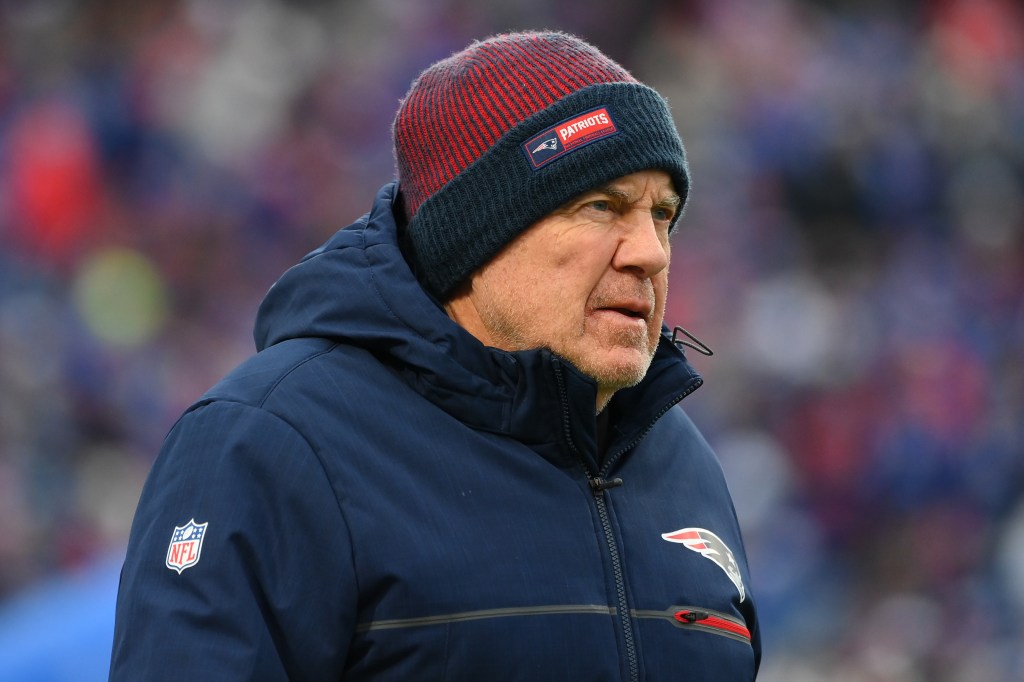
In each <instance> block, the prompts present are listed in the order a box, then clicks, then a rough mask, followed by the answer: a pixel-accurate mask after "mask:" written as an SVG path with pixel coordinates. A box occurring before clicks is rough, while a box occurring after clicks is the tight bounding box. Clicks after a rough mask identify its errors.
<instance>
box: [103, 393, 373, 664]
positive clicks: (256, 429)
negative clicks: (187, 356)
mask: <svg viewBox="0 0 1024 682" xmlns="http://www.w3.org/2000/svg"><path fill="white" fill-rule="evenodd" d="M356 592H357V590H356V586H355V578H354V574H353V564H352V557H351V551H350V547H349V536H348V533H347V529H346V526H345V523H344V520H343V517H342V515H341V511H340V509H339V504H338V501H337V497H336V495H335V493H334V491H333V489H332V487H331V485H330V484H329V482H328V480H327V477H326V475H325V473H324V470H323V468H322V466H321V464H320V460H319V459H318V458H317V456H316V453H314V452H313V450H312V448H311V447H310V445H309V444H308V443H307V441H306V440H305V439H304V438H303V437H302V436H300V435H299V434H298V433H297V432H296V431H295V430H294V429H293V428H292V427H291V426H289V425H288V424H287V423H285V422H284V421H282V420H281V419H280V418H279V417H277V416H275V415H273V414H270V413H268V412H266V411H264V410H261V409H259V408H255V407H251V406H247V405H243V404H239V403H233V402H213V403H210V404H206V405H204V406H201V407H199V408H197V409H195V410H193V411H191V412H189V413H187V414H186V415H185V416H184V417H182V419H181V420H179V422H178V423H177V424H176V425H175V427H174V428H173V429H172V430H171V433H170V434H169V435H168V437H167V440H166V442H165V444H164V447H163V449H162V450H161V452H160V455H159V456H158V458H157V461H156V463H155V465H154V467H153V471H152V472H151V474H150V476H149V479H148V480H147V482H146V485H145V487H144V488H143V491H142V496H141V499H140V501H139V506H138V510H137V511H136V515H135V519H134V522H133V524H132V531H131V537H130V539H129V544H128V552H127V557H126V559H125V563H124V567H123V569H122V571H121V583H120V588H119V591H118V597H117V610H116V622H115V632H114V647H113V657H112V660H111V671H110V680H112V681H115V682H118V681H121V680H133V681H134V680H152V681H159V680H176V681H177V680H183V679H188V680H193V681H196V682H198V681H200V680H218V681H229V680H254V679H259V680H286V679H287V680H312V679H339V678H340V677H341V676H342V670H343V666H344V662H345V658H346V655H347V653H348V651H347V650H348V643H349V641H350V640H351V636H352V631H353V627H354V614H355V607H356Z"/></svg>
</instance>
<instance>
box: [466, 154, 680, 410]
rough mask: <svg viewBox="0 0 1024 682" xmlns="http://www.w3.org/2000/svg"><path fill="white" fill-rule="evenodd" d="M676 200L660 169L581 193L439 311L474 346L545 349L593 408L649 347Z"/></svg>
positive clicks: (643, 363)
mask: <svg viewBox="0 0 1024 682" xmlns="http://www.w3.org/2000/svg"><path fill="white" fill-rule="evenodd" d="M679 209H680V199H679V196H678V195H677V194H676V193H675V190H674V188H673V186H672V181H671V178H670V177H669V175H668V174H667V173H665V172H664V171H657V170H652V171H642V172H639V173H633V174H631V175H627V176H624V177H621V178H619V179H617V180H614V181H612V182H610V183H608V184H607V185H606V186H604V187H600V188H596V189H594V190H593V191H590V192H587V193H586V194H583V195H581V196H579V197H577V198H576V199H573V200H572V201H570V202H569V203H568V204H566V205H565V206H563V207H562V208H560V209H558V210H557V211H555V212H553V213H552V214H550V215H549V216H547V217H545V218H543V219H541V220H540V221H538V222H537V223H535V224H534V225H532V226H531V227H530V228H529V229H527V230H526V231H525V232H523V233H522V234H521V235H520V236H519V237H517V238H516V239H515V240H513V241H512V242H511V243H510V244H509V245H508V246H506V247H505V249H504V250H502V251H501V252H500V253H499V254H498V255H497V256H495V257H494V258H493V259H492V260H491V261H490V262H488V263H487V264H486V265H484V266H483V267H482V268H480V269H479V270H477V272H476V273H474V275H473V276H472V277H471V278H470V280H469V282H468V283H467V285H466V286H464V287H463V288H462V289H460V290H459V292H458V293H457V294H456V295H455V297H453V298H452V300H451V301H450V302H449V303H448V305H447V309H448V313H449V315H451V317H452V319H454V320H455V321H456V322H458V323H459V324H460V325H462V326H463V327H465V328H466V329H467V330H468V331H469V332H470V333H472V334H473V335H474V336H476V337H477V338H478V339H480V341H482V342H483V343H485V344H487V345H489V346H493V347H496V348H501V349H503V350H509V351H516V350H526V349H530V348H539V347H547V348H550V349H551V350H552V351H554V352H555V353H557V354H559V355H561V356H562V357H564V358H566V359H567V360H569V361H570V362H572V363H573V364H574V365H575V366H576V367H577V368H578V369H579V370H580V371H582V372H583V373H585V374H587V375H589V376H591V377H593V378H594V379H595V380H596V381H597V383H598V402H597V409H598V411H600V410H601V409H603V408H604V405H605V404H606V403H607V401H608V400H609V399H610V398H611V395H612V394H613V393H614V392H615V391H617V390H619V389H621V388H625V387H628V386H634V385H636V384H637V383H639V382H640V380H641V379H643V377H644V375H645V374H646V373H647V369H648V367H650V363H651V358H652V357H653V356H654V351H655V349H656V348H657V345H658V338H659V336H660V334H661V324H662V319H663V317H664V313H665V295H666V292H667V289H668V264H669V256H670V249H669V239H668V230H669V226H670V225H671V223H672V219H673V218H674V216H675V214H676V213H677V212H678V211H679Z"/></svg>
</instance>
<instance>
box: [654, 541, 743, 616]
mask: <svg viewBox="0 0 1024 682" xmlns="http://www.w3.org/2000/svg"><path fill="white" fill-rule="evenodd" d="M661 537H662V539H664V540H668V541H669V542H678V543H680V544H682V545H683V546H684V547H686V548H687V549H690V550H693V551H694V552H697V553H698V554H700V555H701V556H703V557H704V558H705V559H709V560H711V561H714V562H715V563H716V564H718V567H719V568H721V569H722V570H723V571H725V574H726V575H727V576H729V580H731V581H732V583H733V585H735V586H736V589H737V590H739V591H740V601H741V602H742V601H743V600H744V599H745V598H746V596H747V591H746V589H744V587H743V577H742V576H741V575H740V567H739V564H737V563H736V557H735V556H734V555H733V553H732V550H731V549H729V547H728V545H726V544H725V543H724V542H722V538H720V537H718V536H717V535H715V534H714V533H712V532H711V531H709V530H706V529H704V528H681V529H680V530H676V531H672V532H671V533H662V535H661Z"/></svg>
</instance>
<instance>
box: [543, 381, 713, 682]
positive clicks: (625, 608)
mask: <svg viewBox="0 0 1024 682" xmlns="http://www.w3.org/2000/svg"><path fill="white" fill-rule="evenodd" d="M554 370H555V376H556V378H557V380H558V391H559V395H560V397H561V400H562V429H563V430H564V431H565V440H566V443H568V445H569V448H570V449H571V450H572V451H573V454H575V455H576V459H577V460H578V461H579V463H580V465H581V466H582V467H583V470H584V472H585V473H586V475H587V478H588V483H589V484H590V490H591V492H593V494H594V504H595V505H596V507H597V515H598V518H599V519H600V520H601V529H602V531H603V532H604V538H605V543H606V544H607V545H608V553H609V555H610V556H611V561H612V574H613V576H614V580H615V597H616V600H617V606H618V612H619V623H620V626H621V627H622V636H623V641H624V643H625V647H626V651H625V653H626V662H627V665H628V668H629V679H630V680H631V682H633V681H638V680H639V679H640V663H639V655H638V654H637V650H636V640H635V637H634V633H633V623H632V616H631V613H632V611H631V610H630V608H629V599H628V598H627V596H626V578H625V574H624V573H623V570H622V558H621V557H620V556H619V544H618V541H617V540H616V538H615V530H614V529H613V528H612V523H611V517H610V516H609V514H608V501H607V499H606V498H605V491H606V490H608V489H609V488H615V487H617V486H620V485H622V479H621V478H612V479H609V478H608V473H609V472H610V471H611V469H612V467H614V466H615V464H616V463H617V462H618V460H619V458H621V457H622V456H623V455H624V454H625V453H626V452H629V451H630V450H631V449H633V448H634V447H636V445H637V444H638V443H639V442H640V441H641V440H643V439H644V437H645V436H646V435H647V434H648V432H650V430H651V429H652V428H654V424H655V423H656V422H657V421H658V420H659V419H661V417H663V416H664V415H665V413H666V412H668V411H669V410H670V409H672V407H673V406H674V405H676V404H677V403H678V402H679V401H681V400H682V399H683V398H685V397H686V396H688V395H690V394H691V393H693V392H694V391H696V390H697V389H698V388H700V386H701V384H703V383H704V381H703V380H702V379H701V378H700V377H694V378H693V379H692V380H691V381H690V382H688V383H687V385H686V386H685V387H684V389H683V390H682V391H681V392H680V393H679V394H678V395H676V396H674V397H673V399H672V400H670V401H669V402H668V404H666V405H665V406H664V407H663V408H662V409H661V411H659V412H658V413H657V414H656V415H654V417H653V418H652V419H651V420H650V422H648V424H647V428H645V429H644V430H643V431H641V432H640V433H639V434H638V435H637V436H636V438H634V439H633V440H632V441H631V442H630V443H629V444H627V445H626V446H625V447H621V448H619V449H618V450H617V451H615V453H614V454H613V455H611V456H609V457H608V458H607V460H606V461H605V464H604V466H602V467H601V469H600V471H598V473H597V474H596V475H594V474H593V473H592V471H591V469H590V467H589V466H588V465H587V462H586V460H585V459H584V458H583V455H582V453H580V451H579V450H578V449H577V448H576V444H575V442H573V439H572V425H571V424H570V423H569V410H568V402H569V397H568V395H566V390H565V379H564V378H563V376H562V368H561V367H560V366H559V365H558V363H557V362H555V363H554Z"/></svg>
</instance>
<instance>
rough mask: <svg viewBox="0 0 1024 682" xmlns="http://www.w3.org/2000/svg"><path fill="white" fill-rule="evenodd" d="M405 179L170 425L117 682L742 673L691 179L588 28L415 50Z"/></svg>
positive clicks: (275, 305) (277, 294) (138, 528)
mask: <svg viewBox="0 0 1024 682" xmlns="http://www.w3.org/2000/svg"><path fill="white" fill-rule="evenodd" d="M394 136H395V152H396V157H397V162H398V183H397V185H396V184H390V185H388V186H386V187H384V188H383V189H382V190H381V192H380V193H379V195H378V197H377V200H376V202H375V204H374V206H373V208H372V210H371V211H370V213H369V214H368V215H366V216H364V217H363V218H362V219H360V220H359V221H357V222H356V223H355V224H353V225H352V226H350V227H347V228H345V229H343V230H341V231H339V232H338V233H337V234H336V235H335V236H334V237H333V238H332V239H331V240H330V241H328V242H327V244H325V245H324V246H323V247H321V248H320V249H319V250H317V251H315V252H313V253H312V254H310V255H309V256H308V257H307V258H306V259H305V260H303V262H301V263H300V264H298V265H297V266H295V267H294V268H292V269H291V270H289V271H288V272H287V273H285V275H284V276H283V277H282V278H281V279H280V280H279V281H278V282H277V283H276V284H275V285H274V287H273V288H272V289H271V291H270V292H269V294H268V295H267V297H266V299H265V300H264V302H263V304H262V306H261V308H260V311H259V315H258V319H257V323H256V341H257V346H258V348H259V349H260V351H259V353H258V354H257V355H255V356H254V357H253V358H251V359H250V360H248V361H247V362H245V363H243V364H242V365H241V366H240V367H239V368H238V369H237V370H235V371H234V372H233V373H232V374H230V375H229V376H228V377H227V378H225V379H224V380H223V381H222V382H221V383H219V384H218V385H217V386H215V387H214V388H213V389H211V390H210V391H209V392H208V393H207V394H206V395H205V396H203V397H202V398H201V399H200V400H199V401H198V402H197V403H196V404H195V405H194V406H193V407H191V408H190V409H189V410H188V411H187V413H186V414H185V415H184V416H183V417H182V418H181V420H180V421H179V422H178V423H177V424H176V425H175V426H174V428H173V429H172V431H171V432H170V434H169V435H168V438H167V441H166V443H165V446H164V448H163V450H162V452H161V454H160V456H159V458H158V459H157V462H156V464H155V466H154V469H153V472H152V474H151V476H150V478H149V481H148V482H147V484H146V487H145V489H144V490H143V493H142V499H141V500H140V503H139V509H138V512H137V514H136V518H135V522H134V525H133V528H132V535H131V540H130V543H129V548H128V557H127V560H126V562H125V566H124V570H123V573H122V581H121V589H120V594H119V596H118V604H117V627H116V633H115V642H114V656H113V662H112V668H111V678H112V679H114V680H165V679H166V680H171V679H174V680H178V679H190V680H249V679H259V680H285V679H290V680H328V679H345V680H378V679H381V680H434V679H451V680H504V679H535V680H536V679H540V680H599V679H624V680H639V679H651V680H659V679H666V680H667V679H672V680H677V679H694V680H712V679H714V680H749V679H753V677H754V675H755V672H756V669H757V666H758V662H759V658H760V639H759V636H758V628H757V621H756V617H755V611H754V607H753V602H752V598H751V595H750V592H749V575H748V571H747V565H746V560H745V556H744V553H743V548H742V544H741V539H740V532H739V528H738V527H737V523H736V518H735V514H734V513H733V509H732V503H731V500H730V498H729V494H728V491H727V489H726V485H725V481H724V480H723V477H722V473H721V470H720V468H719V466H718V464H717V461H716V460H715V457H714V455H713V454H712V452H711V450H710V448H709V447H708V445H707V443H706V442H705V441H704V440H703V438H702V437H701V436H700V435H699V434H698V432H697V430H696V429H695V427H694V426H693V424H692V423H691V422H690V421H689V419H688V418H687V417H686V415H685V414H684V413H683V412H682V410H681V409H680V408H678V407H676V403H678V402H679V401H680V400H682V399H683V398H684V397H685V396H686V395H687V394H689V393H690V392H691V391H693V390H694V389H696V388H697V387H698V386H699V385H700V383H701V380H700V378H699V377H698V376H697V375H696V373H695V372H694V371H693V370H692V368H691V367H690V366H689V365H688V364H687V362H686V360H685V358H684V356H683V354H682V352H681V351H680V350H679V349H678V348H676V346H675V345H674V344H673V343H672V342H671V340H670V339H669V338H668V336H667V335H666V333H665V332H664V329H665V328H664V327H663V325H662V317H663V314H664V310H665V297H666V290H667V270H668V264H669V250H670V249H669V234H670V232H671V230H672V229H673V227H674V225H675V223H676V221H677V220H678V218H679V215H680V213H681V211H682V208H683V204H684V203H685V199H686V195H687V190H688V187H689V179H688V172H687V167H686V162H685V158H684V153H683V146H682V142H681V141H680V139H679V135H678V133H677V132H676V129H675V126H674V124H673V123H672V119H671V117H670V114H669V111H668V108H667V104H666V103H665V101H664V100H663V98H662V97H661V96H660V95H658V94H657V93H656V92H655V91H654V90H652V89H650V88H649V87H647V86H645V85H643V84H641V83H639V82H638V81H636V80H635V79H634V78H633V77H632V76H631V75H630V74H629V73H628V72H626V71H625V70H624V69H623V68H622V67H621V66H619V65H618V64H616V63H615V62H613V61H611V60H610V59H608V58H607V57H606V56H604V55H603V54H601V53H600V52H599V51H597V50H596V49H595V48H593V47H592V46H590V45H588V44H586V43H584V42H582V41H580V40H578V39H576V38H574V37H571V36H568V35H565V34H560V33H520V34H509V35H501V36H496V37H494V38H491V39H489V40H486V41H483V42H478V43H474V44H473V45H471V46H470V47H469V48H467V49H466V50H464V51H462V52H459V53H457V54H455V55H453V56H452V57H450V58H448V59H446V60H444V61H441V62H439V63H437V64H435V65H433V66H432V67H430V68H429V69H427V70H426V71H425V72H424V73H423V74H421V75H420V77H419V78H418V79H417V81H416V82H415V83H414V84H413V86H412V88H411V90H410V91H409V94H408V95H407V97H406V98H405V100H404V101H403V102H402V105H401V108H400V110H399V112H398V115H397V117H396V120H395V124H394Z"/></svg>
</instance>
